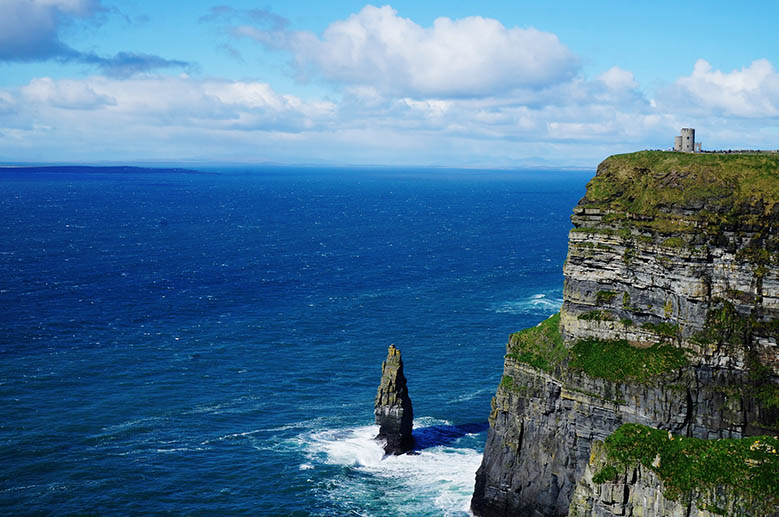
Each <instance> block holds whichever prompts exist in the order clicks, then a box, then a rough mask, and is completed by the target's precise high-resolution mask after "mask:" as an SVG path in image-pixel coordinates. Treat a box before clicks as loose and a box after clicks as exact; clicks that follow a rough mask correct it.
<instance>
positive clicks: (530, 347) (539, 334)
mask: <svg viewBox="0 0 779 517" xmlns="http://www.w3.org/2000/svg"><path fill="white" fill-rule="evenodd" d="M507 348H508V351H507V352H508V353H507V354H506V355H507V356H508V357H511V358H512V359H514V360H516V361H519V362H520V363H525V364H529V365H530V366H534V367H536V368H539V369H541V370H543V371H545V372H550V371H552V369H553V368H554V367H555V366H556V365H558V364H560V363H561V362H562V360H563V359H565V358H566V357H567V356H568V350H567V349H566V348H565V345H563V338H562V336H561V335H560V314H559V313H557V314H555V315H554V316H551V317H550V318H547V319H546V320H544V321H542V322H541V323H540V324H538V325H536V326H535V327H530V328H528V329H525V330H521V331H519V332H515V333H514V334H512V335H511V337H510V338H509V343H508V347H507Z"/></svg>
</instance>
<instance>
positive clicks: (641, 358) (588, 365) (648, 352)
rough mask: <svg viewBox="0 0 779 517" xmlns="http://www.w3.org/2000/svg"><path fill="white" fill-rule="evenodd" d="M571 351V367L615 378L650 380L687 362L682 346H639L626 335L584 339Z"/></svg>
mask: <svg viewBox="0 0 779 517" xmlns="http://www.w3.org/2000/svg"><path fill="white" fill-rule="evenodd" d="M570 354H571V361H570V363H569V367H570V368H572V369H574V370H581V371H583V372H585V373H586V374H587V375H589V376H590V377H598V378H601V379H606V380H609V381H613V382H639V383H641V382H647V381H649V380H650V379H651V378H653V377H656V376H658V375H662V374H663V373H667V372H670V371H672V370H675V369H677V368H681V367H682V366H685V365H686V364H687V359H686V357H685V355H684V351H683V350H682V349H680V348H676V347H673V346H670V345H660V344H655V345H653V346H651V347H648V348H636V347H633V346H631V345H630V344H629V343H628V342H627V341H625V340H624V339H620V340H608V339H582V340H581V341H579V342H577V343H576V344H575V345H574V346H573V348H571V352H570Z"/></svg>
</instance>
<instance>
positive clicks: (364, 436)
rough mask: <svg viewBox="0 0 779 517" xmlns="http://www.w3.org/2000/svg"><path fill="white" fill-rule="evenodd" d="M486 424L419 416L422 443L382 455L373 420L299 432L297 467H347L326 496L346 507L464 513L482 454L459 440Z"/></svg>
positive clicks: (408, 512)
mask: <svg viewBox="0 0 779 517" xmlns="http://www.w3.org/2000/svg"><path fill="white" fill-rule="evenodd" d="M460 427H463V429H459V428H460ZM464 427H468V429H465V428H464ZM483 430H484V426H482V425H480V424H475V425H472V426H452V425H451V424H449V422H445V421H441V420H435V419H431V418H422V419H418V422H417V425H416V426H415V428H414V435H415V439H416V440H417V441H418V442H419V445H421V446H422V448H419V449H417V450H415V451H414V452H413V453H412V454H404V455H402V456H384V450H383V449H382V447H381V444H380V443H378V442H377V441H376V440H374V437H375V436H376V435H377V434H378V432H379V428H378V427H377V426H373V425H371V426H363V427H356V428H348V429H337V430H325V431H318V432H312V433H307V434H305V435H301V437H300V439H301V442H302V444H303V447H304V450H305V454H306V461H305V462H304V463H302V464H301V465H300V467H299V468H300V469H301V470H310V469H317V468H326V467H325V466H326V465H330V466H332V465H335V466H341V467H343V468H344V469H345V470H344V471H342V472H341V473H340V474H339V475H337V476H335V478H331V479H330V481H329V482H328V484H327V488H326V490H323V493H322V496H324V497H326V498H327V499H329V500H330V501H331V502H332V504H334V505H335V506H337V507H338V508H340V509H343V510H344V511H346V510H347V509H348V511H351V512H352V513H354V512H357V513H359V514H360V515H377V516H378V515H420V516H421V515H445V516H465V515H469V511H468V509H469V505H470V499H471V495H472V494H473V485H474V479H475V474H476V469H477V468H478V467H479V464H480V463H481V456H482V454H481V452H480V451H477V450H475V449H471V448H463V447H457V446H456V443H457V440H458V439H459V438H460V437H463V436H465V435H467V434H468V433H478V432H482V431H483ZM431 502H432V505H431ZM389 509H392V510H389Z"/></svg>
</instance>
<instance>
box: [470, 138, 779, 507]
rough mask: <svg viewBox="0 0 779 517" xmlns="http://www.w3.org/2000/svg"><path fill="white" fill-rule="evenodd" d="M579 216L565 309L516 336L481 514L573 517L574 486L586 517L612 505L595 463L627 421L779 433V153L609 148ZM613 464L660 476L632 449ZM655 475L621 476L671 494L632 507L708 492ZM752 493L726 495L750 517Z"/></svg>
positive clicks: (719, 432)
mask: <svg viewBox="0 0 779 517" xmlns="http://www.w3.org/2000/svg"><path fill="white" fill-rule="evenodd" d="M571 219H572V222H573V225H574V228H573V230H571V233H570V236H569V252H568V258H567V260H566V264H565V267H564V269H563V272H564V276H565V284H564V303H563V307H562V310H561V311H560V314H558V315H555V316H554V317H552V318H550V319H549V320H547V321H545V322H542V323H541V324H540V325H539V326H538V327H535V328H532V329H527V330H525V331H522V332H519V333H517V334H514V335H512V336H511V338H510V340H509V343H508V345H507V354H506V358H505V364H504V376H503V379H502V381H501V383H500V386H499V387H498V390H497V393H496V395H495V397H494V399H493V403H492V412H491V414H490V431H489V434H488V438H487V444H486V447H485V454H484V460H483V462H482V465H481V467H480V469H479V471H478V472H477V476H476V490H475V493H474V497H473V501H472V508H473V511H474V513H475V514H476V515H483V516H492V515H514V514H517V515H566V514H568V511H569V506H570V504H571V501H572V497H573V495H574V490H575V489H576V494H577V497H576V500H577V501H578V503H577V504H578V506H577V508H578V510H577V511H578V512H579V514H582V515H610V514H611V513H608V512H609V511H610V510H608V508H616V507H614V506H609V504H611V503H609V504H606V503H603V504H602V505H601V506H598V504H600V503H598V504H596V500H598V501H601V502H603V501H605V500H606V499H608V497H606V499H598V498H599V497H600V496H598V495H597V494H600V493H601V492H603V491H607V488H603V490H602V491H601V492H597V491H595V490H594V489H593V488H592V487H593V485H592V483H591V477H592V474H591V473H590V477H589V478H588V477H587V476H586V475H585V474H586V471H587V468H588V465H589V464H590V456H591V453H592V452H593V444H594V443H596V442H604V443H608V442H607V439H608V438H609V436H610V435H612V433H614V432H615V431H617V430H618V428H620V426H621V425H622V424H626V423H637V424H642V425H644V426H648V427H647V428H648V429H653V430H658V429H659V430H664V431H665V432H668V431H671V432H672V433H673V434H675V435H680V436H686V437H690V438H695V439H701V440H711V441H712V443H715V444H717V443H724V442H718V441H717V440H718V439H725V438H730V439H738V438H742V437H745V436H756V435H762V434H765V435H775V434H777V430H778V429H779V387H778V386H779V351H778V349H777V340H778V339H779V267H777V266H779V157H775V156H769V155H694V154H682V153H665V152H640V153H633V154H628V155H618V156H612V157H610V158H608V159H607V160H605V161H604V162H603V163H601V164H600V166H599V167H598V171H597V174H596V176H595V177H594V178H593V180H592V181H591V182H590V183H589V185H588V187H587V193H586V195H585V197H584V198H583V199H582V200H581V201H580V202H579V204H578V205H577V206H576V207H575V208H574V210H573V216H572V218H571ZM641 436H643V435H641ZM653 459H654V458H650V461H651V460H653ZM623 460H624V461H623ZM755 461H757V460H755ZM760 461H762V460H760ZM766 461H768V464H769V465H771V466H776V467H777V469H779V458H777V457H776V456H775V455H774V456H770V455H769V456H767V459H766ZM631 462H632V463H631ZM614 465H615V467H614V468H617V467H619V468H621V469H630V468H633V469H639V470H637V471H635V472H638V473H640V474H642V476H639V477H640V478H641V479H644V480H646V479H648V477H649V474H647V475H643V474H644V473H646V472H648V471H647V468H646V467H643V468H644V470H640V469H641V468H642V467H641V463H640V462H639V461H638V459H636V458H632V457H631V458H628V459H625V458H622V459H620V460H619V461H617V460H614ZM650 467H651V465H650ZM650 470H651V469H650ZM625 471H626V472H627V470H625ZM651 475H654V476H656V478H655V479H653V480H652V482H651V483H649V484H648V485H646V484H645V485H641V487H638V485H635V486H634V485H631V483H632V482H634V481H635V480H634V477H636V476H638V474H636V476H630V477H629V479H628V477H625V478H624V479H628V481H626V483H627V484H623V485H620V486H622V487H623V488H625V487H628V485H630V486H629V487H628V488H625V490H628V492H630V490H633V492H630V493H638V492H636V490H638V491H639V492H640V490H645V491H646V490H653V492H652V494H653V495H652V497H654V498H655V499H656V500H657V501H659V502H658V503H657V505H655V506H652V508H654V509H652V508H649V507H647V508H644V507H642V509H641V510H640V511H642V512H643V513H635V515H645V516H651V515H657V516H659V515H666V513H663V512H665V511H666V510H665V508H671V507H672V506H673V504H676V503H674V502H673V501H674V497H676V500H679V501H682V502H681V503H679V504H680V505H681V506H680V507H683V508H688V507H691V505H692V506H696V505H701V506H702V507H704V508H705V505H706V504H709V503H707V502H706V501H704V500H703V499H702V498H703V495H701V494H702V493H701V494H697V492H696V493H693V492H694V490H693V489H692V488H689V487H688V489H686V491H682V492H683V493H682V492H680V493H678V494H676V493H673V494H672V495H669V496H668V498H666V494H667V493H668V486H674V485H673V483H674V482H675V478H674V476H675V475H679V474H678V473H673V472H671V473H669V472H666V471H664V470H662V469H660V470H658V471H657V472H654V471H653V472H652V474H651ZM626 476H627V474H626ZM636 479H638V477H636ZM588 480H589V481H588ZM772 480H773V481H775V484H774V485H775V487H776V488H770V489H766V491H764V492H765V493H764V492H761V490H762V489H761V488H760V487H758V488H754V487H751V485H750V487H751V488H750V487H748V488H749V490H753V489H754V490H756V492H755V493H759V494H761V496H763V499H764V500H768V501H770V503H771V504H772V505H774V504H779V470H777V471H776V474H775V477H774V478H772ZM698 481H700V482H701V483H703V482H704V481H702V480H698ZM709 481H711V480H709ZM577 483H579V484H580V487H579V488H577ZM582 483H584V484H582ZM588 483H589V484H588ZM712 483H713V484H712V485H711V486H710V487H709V489H710V491H711V493H728V490H731V488H733V487H731V486H729V485H728V484H727V483H726V482H724V481H723V482H721V483H720V482H719V481H718V482H717V483H720V484H716V483H714V482H712ZM585 484H586V485H587V486H585ZM761 486H762V485H761ZM769 486H770V483H769ZM588 487H589V488H588ZM631 487H632V488H631ZM639 488H640V490H639ZM742 488H743V487H742ZM742 488H738V487H736V489H734V490H735V492H733V493H734V494H736V495H737V496H738V497H741V495H739V494H742V492H744V490H746V489H743V490H742ZM739 490H741V492H739ZM754 490H753V491H754ZM747 492H749V491H748V490H747ZM707 493H708V492H707ZM745 493H746V492H745ZM749 493H752V492H749ZM641 494H642V495H641V497H643V498H644V499H646V497H648V495H647V492H641ZM696 494H697V495H696ZM736 495H734V497H736ZM742 495H743V494H742ZM753 495H754V494H753ZM588 498H589V499H588ZM696 498H698V499H696ZM752 500H754V498H752V499H750V498H749V497H746V496H744V497H742V498H741V499H738V501H739V502H738V503H734V502H732V501H731V503H729V504H731V506H728V507H729V508H731V507H732V508H740V510H739V512H741V513H743V514H745V515H749V508H748V504H746V503H743V501H747V503H748V502H749V501H752ZM685 501H686V503H685ZM719 502H720V503H721V502H722V501H719ZM742 503H743V504H742ZM711 504H715V503H711ZM582 505H583V506H582ZM588 505H589V506H588ZM739 505H740V506H739ZM745 505H746V506H745ZM595 507H598V508H600V510H598V511H597V512H595V510H591V513H586V512H584V511H583V510H582V508H590V509H592V508H595ZM604 508H605V509H604ZM631 508H632V507H631ZM696 508H697V506H696ZM772 508H774V507H773V506H772ZM623 510H624V508H623ZM623 510H620V511H623ZM674 511H675V510H674ZM571 512H572V514H573V507H572V508H571ZM592 512H595V513H592ZM598 512H600V513H598ZM614 514H620V513H619V512H618V511H617V510H614ZM685 515H687V514H685ZM701 515H703V514H701ZM762 515H765V513H762Z"/></svg>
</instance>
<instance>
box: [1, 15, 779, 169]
mask: <svg viewBox="0 0 779 517" xmlns="http://www.w3.org/2000/svg"><path fill="white" fill-rule="evenodd" d="M777 15H779V4H774V3H763V2H755V3H753V4H750V3H746V4H744V5H741V6H740V7H739V8H738V9H734V8H733V4H732V3H725V2H706V3H703V2H690V3H688V4H686V5H681V4H680V3H679V2H651V3H649V2H610V1H601V2H579V1H576V2H575V1H571V2H557V3H555V4H550V3H543V2H517V1H513V2H482V3H476V2H452V1H450V2H435V1H430V2H407V1H396V2H393V3H391V4H366V3H363V2H353V1H330V2H309V1H296V2H283V3H282V2H263V3H258V2H253V1H233V2H227V1H224V2H221V3H220V2H219V1H218V0H217V1H204V0H191V1H188V2H170V1H159V0H158V1H155V2H151V1H146V0H116V1H111V0H2V2H0V161H6V162H10V161H14V162H16V161H21V162H24V161H32V162H106V161H123V162H144V161H152V162H153V161H182V162H189V161H193V162H242V163H257V162H264V161H272V162H281V163H324V164H355V163H360V164H384V165H442V166H466V167H480V166H487V167H513V166H516V167H522V166H528V165H550V166H557V165H560V166H569V165H572V166H593V165H595V164H597V163H598V162H599V161H600V160H601V159H602V158H604V157H605V156H607V155H609V154H613V153H616V152H625V151H631V150H636V149H643V148H664V147H668V146H669V145H670V144H671V143H672V141H673V135H674V134H675V133H676V132H677V131H678V129H679V128H680V127H682V126H694V127H696V128H697V131H698V137H699V139H700V140H702V141H703V142H704V147H708V148H731V147H732V148H779V74H778V73H777V71H776V69H775V66H776V65H777V63H779V56H778V55H777V53H779V45H777V44H776V43H777V37H776V35H775V20H776V19H777Z"/></svg>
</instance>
